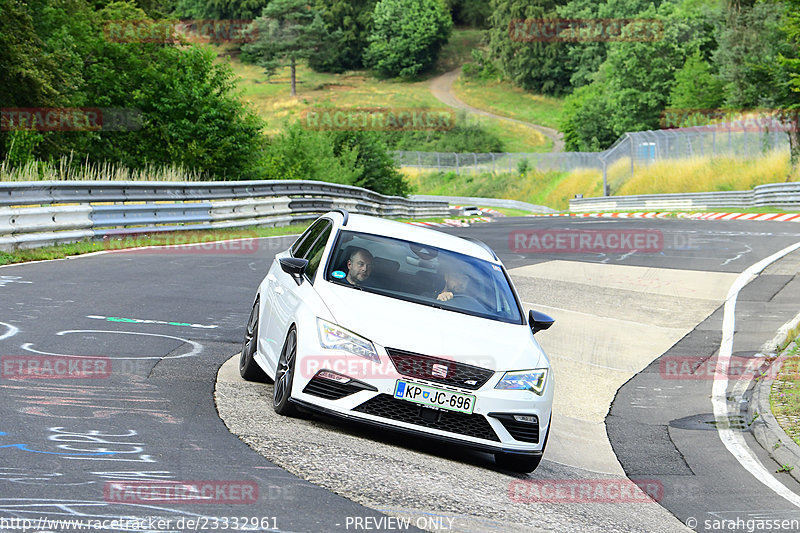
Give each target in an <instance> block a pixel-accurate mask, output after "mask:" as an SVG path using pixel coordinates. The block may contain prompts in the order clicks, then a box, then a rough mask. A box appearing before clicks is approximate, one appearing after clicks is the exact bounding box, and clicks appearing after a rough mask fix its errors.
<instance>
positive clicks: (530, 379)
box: [494, 368, 547, 396]
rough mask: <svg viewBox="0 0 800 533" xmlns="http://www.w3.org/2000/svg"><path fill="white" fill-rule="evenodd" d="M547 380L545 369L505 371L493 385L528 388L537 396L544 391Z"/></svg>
mask: <svg viewBox="0 0 800 533" xmlns="http://www.w3.org/2000/svg"><path fill="white" fill-rule="evenodd" d="M545 381H547V369H546V368H537V369H536V370H520V371H517V372H506V375H505V376H503V379H501V380H500V382H499V383H498V384H497V385H495V387H494V388H495V389H511V390H529V391H532V392H535V393H536V394H538V395H539V396H541V395H542V393H543V392H544V383H545Z"/></svg>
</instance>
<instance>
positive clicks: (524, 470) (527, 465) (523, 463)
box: [494, 417, 552, 474]
mask: <svg viewBox="0 0 800 533" xmlns="http://www.w3.org/2000/svg"><path fill="white" fill-rule="evenodd" d="M550 420H551V421H552V417H551V418H550ZM548 438H550V423H549V422H548V424H547V435H545V437H544V444H543V445H542V453H541V454H539V455H520V454H518V453H504V452H496V453H495V454H494V463H495V464H496V465H497V466H498V467H499V468H502V469H503V470H511V471H512V472H519V473H521V474H530V473H531V472H533V471H534V470H536V468H537V467H538V466H539V463H541V462H542V457H544V449H545V448H547V439H548Z"/></svg>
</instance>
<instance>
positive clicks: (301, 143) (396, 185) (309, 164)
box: [261, 122, 409, 196]
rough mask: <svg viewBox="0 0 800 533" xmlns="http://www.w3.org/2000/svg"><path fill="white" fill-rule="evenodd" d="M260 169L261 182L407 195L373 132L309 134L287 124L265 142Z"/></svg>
mask: <svg viewBox="0 0 800 533" xmlns="http://www.w3.org/2000/svg"><path fill="white" fill-rule="evenodd" d="M261 166H262V176H261V177H262V178H263V179H307V180H318V181H327V182H331V183H341V184H343V185H354V186H356V187H363V188H365V189H370V190H372V191H375V192H377V193H380V194H387V195H392V196H406V195H408V192H409V187H408V184H407V183H406V182H405V181H404V180H403V177H402V175H401V174H400V173H399V172H398V171H397V168H396V167H395V164H394V160H393V159H392V157H391V156H390V155H389V153H388V151H387V149H386V145H385V144H384V142H383V140H382V139H381V138H380V136H379V134H377V133H374V132H363V131H346V132H340V131H337V132H328V131H310V130H307V129H305V128H303V127H302V125H301V124H300V123H297V122H295V123H292V124H287V125H286V126H285V128H284V131H283V132H282V133H280V134H278V135H276V136H275V137H273V138H271V139H270V140H269V143H268V146H267V148H266V150H265V152H264V154H263V159H262V164H261Z"/></svg>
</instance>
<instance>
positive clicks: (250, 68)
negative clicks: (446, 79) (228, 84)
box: [215, 29, 552, 152]
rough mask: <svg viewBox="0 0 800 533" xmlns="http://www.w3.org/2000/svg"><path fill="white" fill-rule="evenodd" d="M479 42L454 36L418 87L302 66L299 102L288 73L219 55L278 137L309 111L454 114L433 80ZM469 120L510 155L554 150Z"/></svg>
mask: <svg viewBox="0 0 800 533" xmlns="http://www.w3.org/2000/svg"><path fill="white" fill-rule="evenodd" d="M479 40H480V30H473V29H456V30H454V31H453V35H452V36H451V38H450V42H449V43H448V44H447V45H445V47H444V48H443V49H442V53H441V56H440V58H439V61H438V62H437V64H436V65H435V67H434V68H433V69H432V70H431V71H430V72H428V73H426V74H425V76H424V77H422V78H421V79H420V80H418V81H405V80H395V79H389V80H380V79H377V78H375V77H374V76H372V74H371V73H370V72H368V71H349V72H344V73H341V74H330V73H321V72H314V71H313V70H311V69H310V68H309V67H308V66H307V65H305V64H300V65H298V67H297V73H296V76H297V97H292V96H291V95H290V77H289V69H288V67H287V68H284V69H279V70H278V71H277V72H276V73H275V75H274V76H272V77H271V78H267V76H266V75H265V74H264V69H262V68H261V67H258V66H256V65H249V64H245V63H242V62H241V61H239V60H238V59H237V58H235V57H231V56H230V55H223V53H222V52H223V49H222V48H215V50H216V51H217V53H218V54H220V58H219V59H218V61H220V62H226V63H228V64H229V65H230V66H231V69H232V70H233V72H234V74H235V76H236V77H237V78H238V80H239V82H238V87H239V90H240V94H241V97H242V99H243V100H244V101H246V102H248V103H249V104H250V105H251V106H252V108H253V110H254V111H255V112H256V113H257V114H258V115H259V116H260V117H261V118H262V119H264V120H265V121H266V123H267V126H266V129H265V133H267V134H269V135H274V134H277V133H279V132H280V131H281V130H282V128H283V126H284V124H285V123H286V122H287V121H295V120H299V119H300V118H301V116H302V113H303V111H305V110H307V109H309V108H312V107H384V108H431V109H450V108H448V107H447V106H445V105H444V104H443V103H441V102H440V101H439V100H437V99H436V98H435V97H434V96H433V94H432V93H431V91H430V81H431V78H433V77H434V76H436V75H438V74H441V73H442V72H446V71H449V70H452V69H454V68H457V67H458V66H459V65H460V64H461V63H462V62H463V61H466V60H468V59H469V54H470V51H471V50H472V48H473V47H475V46H477V45H478V41H479ZM476 107H479V106H476ZM469 120H478V121H480V122H481V123H482V124H483V125H484V126H485V127H486V128H487V129H488V130H489V131H490V132H492V133H494V134H495V135H497V137H499V138H500V140H501V141H502V142H503V145H504V150H505V151H507V152H544V151H549V150H550V149H551V147H552V143H551V142H550V141H549V140H548V139H547V138H546V137H544V136H543V135H541V134H540V133H539V132H536V131H532V130H530V128H525V127H524V126H520V125H515V124H511V123H509V122H506V121H503V120H499V119H492V118H488V117H480V116H475V115H469Z"/></svg>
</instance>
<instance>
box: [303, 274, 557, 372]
mask: <svg viewBox="0 0 800 533" xmlns="http://www.w3.org/2000/svg"><path fill="white" fill-rule="evenodd" d="M318 285H319V286H318V288H317V290H318V293H319V294H320V296H321V297H322V299H323V301H324V302H325V303H326V304H327V307H328V309H329V310H330V312H331V314H332V315H333V319H334V321H335V322H336V323H337V324H338V325H340V326H342V327H343V328H346V329H348V330H350V331H352V332H353V333H356V334H358V335H361V336H362V337H365V338H367V339H369V340H371V341H372V342H374V343H376V344H379V345H381V346H383V347H384V348H387V347H388V348H396V349H400V350H405V351H409V352H414V353H419V354H424V355H430V356H434V357H443V358H448V359H450V358H452V359H454V360H458V361H461V362H467V363H470V364H474V365H476V366H481V367H484V368H490V369H492V370H495V371H508V370H527V369H531V368H543V367H549V362H548V360H547V356H546V355H545V354H544V351H543V350H542V348H541V347H540V346H539V343H538V342H536V339H534V338H533V336H532V334H531V330H530V328H529V327H528V326H527V324H508V323H505V322H498V321H495V320H489V319H485V318H479V317H474V316H470V315H466V314H463V313H457V312H454V311H446V310H443V309H437V308H435V307H429V306H426V305H422V304H416V303H412V302H405V301H403V300H397V299H395V298H389V297H386V296H380V295H377V294H371V293H368V292H365V291H360V290H355V289H351V288H348V287H340V286H337V285H334V284H330V283H319V284H318ZM323 285H324V286H323Z"/></svg>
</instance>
